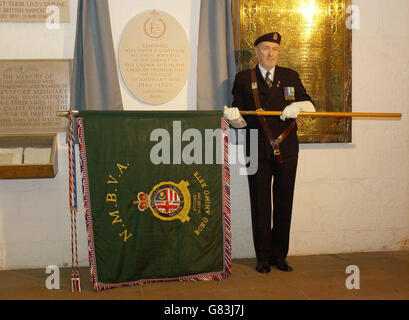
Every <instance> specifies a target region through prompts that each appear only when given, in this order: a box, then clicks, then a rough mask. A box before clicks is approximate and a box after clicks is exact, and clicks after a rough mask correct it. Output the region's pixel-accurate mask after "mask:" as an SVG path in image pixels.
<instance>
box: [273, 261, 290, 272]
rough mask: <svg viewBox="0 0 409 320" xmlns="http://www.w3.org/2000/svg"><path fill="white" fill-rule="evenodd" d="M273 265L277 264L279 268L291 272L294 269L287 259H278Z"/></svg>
mask: <svg viewBox="0 0 409 320" xmlns="http://www.w3.org/2000/svg"><path fill="white" fill-rule="evenodd" d="M271 264H272V265H274V266H276V268H277V269H278V270H281V271H284V272H291V271H293V268H292V267H291V266H290V265H288V263H287V261H285V260H281V259H277V260H275V261H274V262H272V263H271Z"/></svg>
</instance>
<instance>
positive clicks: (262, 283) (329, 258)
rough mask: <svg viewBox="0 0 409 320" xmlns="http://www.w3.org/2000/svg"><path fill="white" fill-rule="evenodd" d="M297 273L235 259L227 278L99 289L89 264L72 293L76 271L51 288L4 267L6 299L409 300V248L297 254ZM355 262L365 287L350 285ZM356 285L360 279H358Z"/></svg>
mask: <svg viewBox="0 0 409 320" xmlns="http://www.w3.org/2000/svg"><path fill="white" fill-rule="evenodd" d="M287 261H288V263H289V264H290V265H291V266H293V267H294V271H293V272H291V273H285V272H281V271H279V270H277V269H275V268H272V270H271V272H270V273H268V274H259V273H257V272H256V271H255V269H254V267H255V263H256V261H255V259H238V260H233V265H232V274H231V276H230V277H229V278H228V279H227V280H225V281H222V282H216V281H205V282H167V283H154V284H146V285H143V286H138V287H126V288H119V289H111V290H107V291H103V292H99V293H96V292H94V290H93V288H92V286H91V281H90V276H89V268H80V275H81V284H82V292H81V293H71V288H70V282H69V277H70V272H71V270H70V269H61V270H60V276H61V281H60V289H59V290H48V289H47V288H46V286H45V280H46V278H47V277H48V276H49V274H46V273H45V269H32V270H7V271H0V300H28V299H30V300H32V299H35V300H106V299H109V300H117V299H121V300H122V299H127V300H129V299H131V300H134V299H135V300H409V251H407V250H405V251H394V252H371V253H351V254H327V255H316V256H291V257H288V259H287ZM349 265H355V266H357V267H358V268H359V277H360V278H359V289H347V288H346V279H347V278H348V277H349V276H350V274H347V273H346V269H347V267H348V266H349ZM355 283H356V282H355Z"/></svg>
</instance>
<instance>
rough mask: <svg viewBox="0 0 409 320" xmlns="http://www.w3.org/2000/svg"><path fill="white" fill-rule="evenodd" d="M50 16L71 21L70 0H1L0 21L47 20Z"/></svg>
mask: <svg viewBox="0 0 409 320" xmlns="http://www.w3.org/2000/svg"><path fill="white" fill-rule="evenodd" d="M47 8H48V9H47ZM56 8H58V9H56ZM48 17H52V18H53V20H54V21H53V22H58V21H56V20H55V19H58V20H59V22H70V0H52V1H50V0H0V22H46V21H47V19H48Z"/></svg>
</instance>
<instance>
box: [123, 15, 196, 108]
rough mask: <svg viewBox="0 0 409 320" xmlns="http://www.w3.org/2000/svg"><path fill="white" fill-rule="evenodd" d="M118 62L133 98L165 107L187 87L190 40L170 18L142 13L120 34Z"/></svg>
mask: <svg viewBox="0 0 409 320" xmlns="http://www.w3.org/2000/svg"><path fill="white" fill-rule="evenodd" d="M118 59H119V67H120V70H121V75H122V79H123V80H124V82H125V84H126V86H127V88H128V90H129V91H130V92H131V93H132V94H133V95H134V96H135V97H136V98H138V99H139V100H141V101H143V102H145V103H149V104H153V105H159V104H164V103H166V102H169V101H171V100H173V99H174V98H175V97H176V96H177V95H178V94H179V92H180V91H181V90H182V89H183V87H184V86H185V84H186V81H187V78H188V76H189V68H190V47H189V40H188V38H187V36H186V33H185V31H184V29H183V27H182V26H181V25H180V24H179V22H178V21H177V20H176V19H175V18H173V17H172V16H170V15H169V14H167V13H165V12H163V11H160V10H148V11H144V12H142V13H140V14H138V15H137V16H135V17H134V18H133V19H132V20H131V21H130V22H129V23H128V25H127V26H126V28H125V30H124V31H123V34H122V37H121V40H120V44H119V55H118Z"/></svg>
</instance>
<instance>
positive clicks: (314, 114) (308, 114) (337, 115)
mask: <svg viewBox="0 0 409 320" xmlns="http://www.w3.org/2000/svg"><path fill="white" fill-rule="evenodd" d="M70 114H72V115H73V116H74V117H77V116H78V115H79V111H78V110H72V111H57V116H58V117H65V118H69V117H70ZM240 114H242V115H250V116H281V114H282V112H281V111H240ZM299 116H302V117H326V118H329V117H335V118H340V117H347V118H354V117H361V118H402V114H401V113H374V112H301V113H300V114H299Z"/></svg>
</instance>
